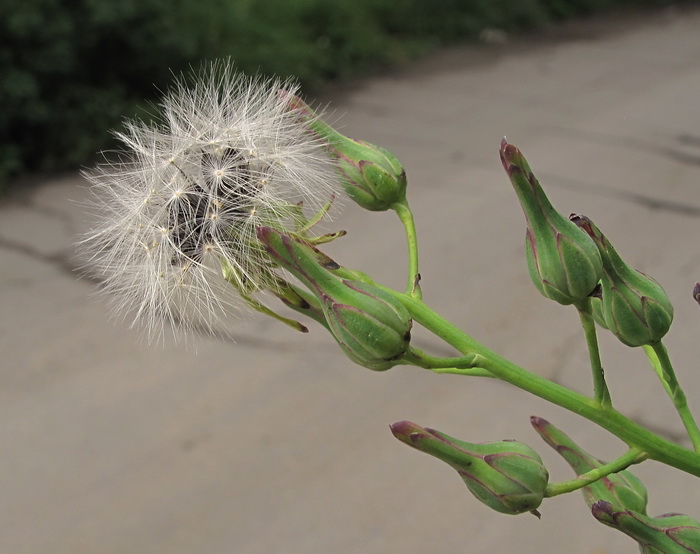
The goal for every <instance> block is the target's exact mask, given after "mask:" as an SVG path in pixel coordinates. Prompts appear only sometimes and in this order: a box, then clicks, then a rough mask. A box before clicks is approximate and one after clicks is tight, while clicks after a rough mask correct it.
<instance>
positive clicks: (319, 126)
mask: <svg viewBox="0 0 700 554" xmlns="http://www.w3.org/2000/svg"><path fill="white" fill-rule="evenodd" d="M288 100H289V106H290V109H291V110H293V111H294V112H296V113H298V114H299V115H300V117H301V118H302V119H303V120H304V121H305V122H306V124H307V125H308V126H309V128H310V129H311V130H312V131H313V132H314V133H316V134H317V135H318V136H319V137H320V138H321V139H323V140H324V141H326V143H327V144H328V149H329V151H330V153H331V154H332V155H333V156H335V157H336V158H337V160H338V169H339V171H340V174H341V177H342V180H343V187H344V188H345V192H346V193H347V194H348V196H350V198H352V200H353V201H355V202H356V203H357V204H359V205H360V206H361V207H363V208H365V209H366V210H371V211H385V210H388V209H390V208H391V207H392V206H393V205H394V204H397V203H400V202H403V201H404V200H405V198H406V171H405V170H404V167H403V165H401V162H399V160H398V158H397V157H396V156H394V155H393V154H392V153H391V152H389V151H388V150H385V149H384V148H381V147H379V146H375V145H374V144H370V143H369V142H364V141H361V140H354V139H351V138H348V137H346V136H344V135H341V134H340V133H339V132H338V131H336V130H335V129H333V127H331V126H330V125H328V124H326V123H324V122H323V121H322V120H321V119H320V118H319V117H318V116H317V115H316V114H315V113H314V111H313V110H312V109H311V108H310V107H309V106H308V105H307V104H306V103H304V101H303V100H301V99H300V98H299V97H297V96H294V95H291V94H290V95H288Z"/></svg>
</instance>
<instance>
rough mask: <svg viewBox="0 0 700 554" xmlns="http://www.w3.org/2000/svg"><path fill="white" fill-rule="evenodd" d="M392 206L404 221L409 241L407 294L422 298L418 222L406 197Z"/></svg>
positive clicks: (402, 221)
mask: <svg viewBox="0 0 700 554" xmlns="http://www.w3.org/2000/svg"><path fill="white" fill-rule="evenodd" d="M391 208H392V209H393V210H394V211H395V212H396V215H398V216H399V219H400V220H401V223H403V226H404V230H405V232H406V240H407V242H408V286H407V288H406V294H408V295H410V296H412V297H414V298H421V297H422V293H421V289H420V284H419V281H420V273H419V271H418V238H417V235H416V224H415V221H414V220H413V213H412V212H411V208H410V207H409V206H408V201H407V200H406V199H404V200H402V201H401V202H397V203H395V204H394V205H392V207H391Z"/></svg>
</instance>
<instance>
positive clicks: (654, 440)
mask: <svg viewBox="0 0 700 554" xmlns="http://www.w3.org/2000/svg"><path fill="white" fill-rule="evenodd" d="M384 290H387V292H390V293H392V294H393V295H394V296H396V298H398V299H399V300H400V301H401V302H402V303H403V304H404V306H406V308H407V309H408V310H409V311H410V313H411V315H412V316H413V318H414V319H415V321H416V322H418V323H420V324H421V325H423V326H424V327H425V328H426V329H428V330H429V331H430V332H432V333H433V334H435V335H436V336H438V337H440V338H442V339H443V340H444V341H445V342H447V343H448V344H450V345H451V346H453V347H454V348H456V349H457V350H458V351H459V352H461V353H462V354H464V355H467V354H477V356H476V358H475V360H474V366H475V367H481V368H483V369H485V370H487V371H488V372H490V373H492V374H493V375H495V376H496V377H498V378H500V379H501V380H503V381H506V382H508V383H510V384H512V385H514V386H516V387H518V388H520V389H522V390H524V391H526V392H529V393H531V394H534V395H535V396H539V397H540V398H543V399H545V400H548V401H549V402H552V403H553V404H556V405H558V406H561V407H562V408H565V409H567V410H569V411H571V412H573V413H576V414H579V415H580V416H582V417H585V418H586V419H588V420H590V421H592V422H593V423H596V424H597V425H599V426H600V427H602V428H603V429H606V430H607V431H609V432H610V433H612V434H613V435H615V436H616V437H618V438H620V439H621V440H622V441H624V442H625V443H626V444H627V445H628V446H629V447H631V448H637V449H638V450H640V451H642V452H645V453H646V454H647V455H648V456H649V458H651V459H654V460H657V461H660V462H663V463H666V464H668V465H670V466H672V467H675V468H677V469H680V470H682V471H685V472H687V473H690V474H691V475H695V476H697V477H700V455H698V454H697V453H695V452H693V451H691V450H688V449H687V448H683V447H682V446H679V445H677V444H675V443H672V442H671V441H668V440H666V439H664V438H662V437H660V436H658V435H656V434H655V433H652V432H651V431H649V430H648V429H646V428H645V427H642V426H641V425H639V424H638V423H636V422H634V421H632V420H631V419H629V418H628V417H626V416H624V415H622V414H621V413H620V412H618V411H616V410H614V409H612V408H610V407H607V406H601V405H600V404H599V403H598V402H596V401H595V400H594V399H592V398H590V397H588V396H585V395H582V394H580V393H577V392H575V391H572V390H570V389H568V388H566V387H563V386H561V385H559V384H557V383H554V382H552V381H550V380H548V379H545V378H544V377H541V376H539V375H537V374H536V373H532V372H530V371H527V370H526V369H524V368H522V367H520V366H518V365H516V364H515V363H513V362H511V361H510V360H507V359H505V358H503V357H501V356H499V355H498V354H496V353H495V352H493V351H491V350H489V349H488V348H486V347H485V346H484V345H482V344H481V343H479V342H478V341H477V340H475V339H474V338H473V337H470V336H469V335H467V334H466V333H464V332H463V331H461V330H460V329H459V328H457V327H456V326H454V325H453V324H451V323H450V322H449V321H447V320H445V319H444V318H443V317H441V316H440V315H438V314H437V313H435V312H434V311H433V310H431V309H430V308H428V307H427V306H426V305H425V304H424V303H423V302H422V301H421V300H418V299H416V298H412V297H411V296H409V295H407V294H400V293H397V292H396V291H392V290H391V289H386V288H385V289H384Z"/></svg>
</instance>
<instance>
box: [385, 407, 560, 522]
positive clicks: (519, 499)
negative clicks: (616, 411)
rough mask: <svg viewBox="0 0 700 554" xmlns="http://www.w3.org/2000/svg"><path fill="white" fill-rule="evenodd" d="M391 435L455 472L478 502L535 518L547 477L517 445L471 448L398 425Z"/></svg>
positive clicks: (534, 454)
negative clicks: (526, 513)
mask: <svg viewBox="0 0 700 554" xmlns="http://www.w3.org/2000/svg"><path fill="white" fill-rule="evenodd" d="M391 432H392V433H393V434H394V436H395V437H396V438H397V439H399V440H400V441H401V442H403V443H404V444H407V445H408V446H411V447H413V448H415V449H416V450H420V451H421V452H425V453H426V454H430V455H431V456H435V457H436V458H438V459H440V460H442V461H443V462H446V463H447V464H449V465H450V466H452V467H453V468H454V469H456V470H457V473H459V475H460V477H461V478H462V480H463V481H464V482H465V484H466V485H467V488H468V489H469V490H470V491H471V492H472V494H474V496H476V497H477V498H478V499H479V500H480V501H481V502H483V503H484V504H486V505H487V506H489V507H490V508H492V509H494V510H496V511H497V512H501V513H503V514H511V515H515V514H522V513H523V512H532V513H535V514H536V515H539V514H537V507H538V506H539V505H540V504H541V503H542V499H543V498H544V491H545V489H546V487H547V481H548V479H549V474H548V472H547V469H546V468H545V467H544V464H543V463H542V459H541V458H540V457H539V455H538V454H537V452H535V451H534V450H533V449H532V448H530V447H529V446H527V445H526V444H522V443H520V442H516V441H499V442H489V443H481V444H472V443H468V442H464V441H460V440H457V439H455V438H453V437H450V436H449V435H446V434H444V433H441V432H440V431H435V430H434V429H427V428H423V427H420V426H419V425H416V424H415V423H411V422H410V421H400V422H398V423H394V424H393V425H392V426H391Z"/></svg>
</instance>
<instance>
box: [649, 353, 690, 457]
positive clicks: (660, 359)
mask: <svg viewBox="0 0 700 554" xmlns="http://www.w3.org/2000/svg"><path fill="white" fill-rule="evenodd" d="M644 351H645V352H646V354H647V356H648V357H649V361H650V362H651V365H652V366H653V367H654V370H655V371H656V373H657V374H658V376H659V379H661V383H662V384H663V386H664V389H666V392H667V393H668V395H669V396H670V397H671V401H672V402H673V405H674V406H675V408H676V411H677V412H678V415H679V416H680V417H681V421H682V422H683V425H684V426H685V429H686V431H687V432H688V436H689V437H690V441H691V442H692V443H693V448H695V451H696V452H700V428H698V424H697V423H696V421H695V418H694V417H693V414H692V412H691V411H690V408H689V407H688V401H687V399H686V397H685V393H684V392H683V389H682V388H681V386H680V384H679V383H678V379H677V378H676V373H675V371H674V370H673V365H672V364H671V359H670V358H669V357H668V351H667V350H666V347H665V346H664V345H663V343H662V342H661V341H659V342H657V343H656V344H652V345H649V346H648V347H645V348H644Z"/></svg>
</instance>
